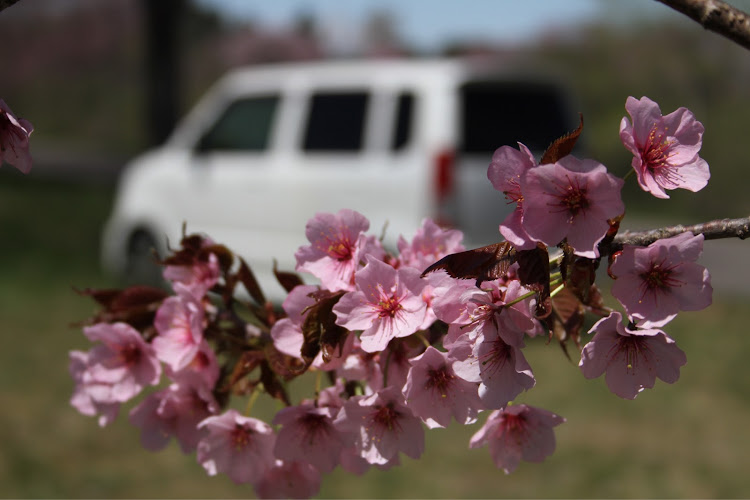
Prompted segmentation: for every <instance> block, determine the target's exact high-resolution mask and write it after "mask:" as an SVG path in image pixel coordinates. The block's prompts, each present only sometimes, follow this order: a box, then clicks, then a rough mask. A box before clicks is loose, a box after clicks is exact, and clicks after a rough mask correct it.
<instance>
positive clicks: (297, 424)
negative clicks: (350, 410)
mask: <svg viewBox="0 0 750 500" xmlns="http://www.w3.org/2000/svg"><path fill="white" fill-rule="evenodd" d="M337 414H338V409H337V408H331V407H322V408H316V407H315V406H314V405H313V404H312V403H308V404H301V405H299V406H289V407H286V408H284V409H282V410H280V411H279V412H278V413H277V414H276V416H275V417H274V419H273V424H274V425H281V426H282V427H281V429H280V430H279V432H278V435H277V437H276V445H275V448H274V454H275V456H276V457H277V458H280V459H282V460H285V461H289V462H293V461H300V462H307V463H309V464H310V465H312V466H313V467H315V468H316V469H318V470H319V471H320V472H322V473H327V472H331V471H332V470H333V469H334V468H335V467H336V465H338V463H339V456H340V455H341V450H342V448H343V445H344V444H343V440H342V437H341V435H340V433H339V431H338V429H336V428H335V427H334V425H333V419H334V418H335V417H336V415H337Z"/></svg>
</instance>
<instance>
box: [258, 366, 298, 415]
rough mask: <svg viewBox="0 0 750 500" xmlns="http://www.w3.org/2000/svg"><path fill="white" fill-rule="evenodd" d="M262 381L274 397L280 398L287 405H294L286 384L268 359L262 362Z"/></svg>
mask: <svg viewBox="0 0 750 500" xmlns="http://www.w3.org/2000/svg"><path fill="white" fill-rule="evenodd" d="M260 381H261V382H263V389H265V391H266V393H267V394H268V395H269V396H271V397H272V398H275V399H278V400H279V401H281V402H283V403H284V404H285V405H287V406H292V403H291V401H289V396H288V395H287V393H286V390H285V389H284V385H283V384H282V383H281V381H280V380H279V377H277V376H276V374H275V373H274V371H273V370H272V369H271V367H270V366H269V364H268V362H267V361H264V362H263V363H261V364H260Z"/></svg>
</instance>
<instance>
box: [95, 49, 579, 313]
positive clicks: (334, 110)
mask: <svg viewBox="0 0 750 500" xmlns="http://www.w3.org/2000/svg"><path fill="white" fill-rule="evenodd" d="M313 96H314V97H313ZM490 97H492V98H493V99H495V100H497V99H501V100H502V99H505V101H507V102H505V103H504V104H503V103H500V104H498V103H493V104H489V101H490ZM495 97H497V98H495ZM483 99H486V100H487V102H488V104H485V103H484V102H483V101H482V100H483ZM524 99H526V100H527V101H528V102H524ZM349 104H351V105H353V106H354V107H356V108H357V111H354V112H350V111H349V110H347V109H344V108H345V105H349ZM326 106H327V107H326ZM313 108H315V109H314V110H313ZM506 108H507V109H509V112H508V113H507V114H503V113H504V110H505V109H506ZM511 108H512V109H511ZM540 110H541V111H540ZM485 111H486V112H487V113H491V116H489V117H484V118H482V119H483V120H484V122H482V123H478V119H475V117H478V116H480V115H481V114H482V113H485ZM233 113H234V114H233ZM243 113H247V116H248V117H250V118H248V119H249V120H255V121H257V122H258V123H260V125H258V124H257V123H256V124H255V125H253V126H249V125H248V126H247V130H248V135H249V136H252V137H251V138H247V137H246V136H245V135H244V130H245V125H244V124H243V123H242V122H241V119H243ZM545 113H546V114H548V115H549V116H542V115H544V114H545ZM550 116H551V117H552V118H550ZM357 117H361V118H362V120H361V121H362V124H361V125H362V127H361V130H359V126H358V125H357V126H353V125H351V123H354V122H357V120H356V118H357ZM337 120H338V121H340V122H341V123H342V125H340V126H339V128H337V129H331V130H328V127H329V125H330V126H331V127H334V125H333V124H334V123H335V122H337ZM495 120H496V121H495ZM576 121H577V116H576V114H574V113H572V112H571V110H570V106H569V101H568V99H567V95H566V94H565V93H564V92H563V91H562V89H561V87H560V86H559V85H557V84H554V83H551V82H550V81H549V80H546V79H545V80H540V79H539V78H538V77H530V76H528V75H520V74H517V73H515V74H514V73H513V72H512V71H509V70H508V69H505V68H503V67H498V66H496V65H494V64H489V63H487V62H484V63H482V62H471V61H464V60H425V61H411V60H384V61H371V60H370V61H334V62H315V63H294V64H278V65H271V66H265V67H252V68H247V69H240V70H236V71H233V72H231V73H229V74H228V75H227V76H225V77H224V78H223V79H221V80H220V81H219V82H218V83H217V84H216V85H215V86H214V87H213V88H212V89H211V90H210V91H209V92H208V94H207V95H206V96H205V97H204V98H203V99H202V100H201V101H200V102H199V104H198V105H197V106H196V107H195V109H194V110H193V111H192V112H191V113H190V114H189V115H188V116H187V117H186V119H185V120H184V121H183V122H182V123H181V124H180V125H179V126H178V127H177V128H176V130H175V131H174V133H173V135H172V136H171V138H170V139H169V140H168V141H167V143H166V144H165V145H164V146H162V147H160V148H158V149H156V150H154V151H150V152H147V153H146V154H144V155H142V156H140V157H138V158H136V159H134V160H133V161H132V162H131V163H130V165H129V166H127V168H126V169H125V171H124V173H123V175H122V177H121V180H120V184H119V189H118V193H117V198H116V202H115V206H114V210H113V213H112V215H111V217H110V218H109V220H108V222H107V225H106V228H105V231H104V236H103V251H102V253H103V262H104V265H105V267H106V268H107V269H108V270H110V271H112V272H114V273H117V274H121V275H123V274H127V273H128V269H129V267H128V259H129V254H131V253H133V252H134V251H135V250H133V246H134V238H135V235H139V234H140V235H147V236H148V237H149V240H148V241H150V244H152V245H154V246H155V247H156V249H157V251H158V252H159V253H160V254H162V255H164V254H165V252H166V250H167V245H168V244H169V245H171V246H173V247H174V246H176V245H177V244H178V242H179V240H180V238H181V234H182V227H183V224H186V227H187V232H188V233H194V232H201V233H205V234H207V235H209V236H210V237H211V238H212V239H213V240H214V241H216V242H219V243H223V244H225V245H227V246H228V247H229V248H230V249H232V250H234V251H236V252H237V253H239V254H240V255H242V256H243V257H244V258H245V259H246V260H247V262H248V263H249V264H250V266H251V267H252V269H253V270H254V271H255V273H256V276H257V277H258V278H259V281H260V282H261V285H262V286H263V288H264V290H265V291H266V293H267V295H268V296H269V297H271V298H274V299H276V300H278V299H279V298H281V297H282V296H283V290H282V289H281V287H280V286H279V285H278V284H277V283H275V280H274V279H273V277H272V272H271V270H272V264H273V259H277V261H278V264H279V268H280V269H282V270H294V268H295V265H296V262H295V259H294V252H295V251H296V250H297V248H298V247H299V246H300V245H304V244H307V243H308V242H307V240H306V237H305V224H306V222H307V221H308V219H310V218H311V217H312V216H313V215H315V214H316V213H318V212H333V213H335V212H337V211H339V210H341V209H343V208H350V209H353V210H356V211H358V212H360V213H362V214H363V215H365V216H366V217H367V218H368V219H369V220H370V231H371V232H372V233H374V234H377V235H379V234H380V233H381V232H382V231H383V228H384V227H386V224H387V227H386V229H385V239H384V243H385V244H386V245H387V246H389V247H391V248H395V242H396V240H397V238H398V236H399V235H404V237H406V238H410V237H411V236H412V235H413V234H414V232H415V231H416V229H417V228H418V227H419V226H420V224H421V222H422V220H423V219H424V218H425V217H432V218H434V219H438V220H440V221H443V222H446V221H447V222H451V223H453V224H455V225H456V226H457V227H458V228H459V229H462V230H464V232H465V235H466V243H467V245H477V246H478V245H484V244H489V243H492V242H495V241H499V239H500V236H499V233H498V230H497V227H498V224H499V223H500V222H501V221H502V220H503V219H504V218H505V216H506V215H507V214H508V213H510V211H511V210H512V208H513V206H512V205H508V204H507V202H506V200H505V199H504V196H503V195H502V193H499V192H497V191H495V190H494V189H493V188H492V185H491V184H490V182H489V181H488V180H487V166H488V165H489V162H490V160H491V157H492V153H493V151H494V149H495V148H497V147H499V146H501V145H503V144H509V145H513V146H516V143H515V141H521V142H525V143H526V144H527V145H528V146H529V147H530V148H532V150H533V151H535V152H537V153H540V152H541V149H543V147H545V146H546V145H547V144H548V143H549V142H550V141H552V140H553V139H555V138H556V137H557V136H559V135H561V134H562V133H565V132H566V131H568V130H571V129H573V128H575V125H576ZM550 122H554V124H553V125H550ZM357 123H359V122H357ZM485 123H486V124H485ZM263 124H265V125H267V126H266V127H265V129H264V127H263ZM516 124H518V127H517V130H518V134H517V136H516V135H515V132H516V128H514V127H515V125H516ZM471 127H474V128H475V129H476V130H472V131H471V134H469V133H468V132H469V131H468V128H471ZM493 127H497V128H499V129H502V130H504V134H505V136H508V137H505V138H503V137H500V136H501V135H503V134H497V135H498V137H497V141H496V142H494V141H493V140H494V136H493V135H492V134H493V133H494V132H493V130H492V129H493ZM545 127H546V128H548V129H549V130H542V131H537V130H538V129H545ZM355 128H356V129H357V131H355V130H354V129H355ZM509 128H510V131H509V130H508V129H509ZM524 134H525V135H524ZM510 135H513V137H510ZM484 136H488V137H485V138H483V137H484ZM531 136H533V137H531ZM339 139H340V140H341V142H342V144H343V146H342V145H341V144H337V143H336V142H337V141H339ZM233 141H234V142H233ZM347 141H348V142H347ZM477 141H478V142H477ZM482 141H484V143H487V144H486V145H484V144H483V143H482ZM474 142H477V144H474V145H472V143H474ZM235 143H237V144H235ZM344 143H345V144H344ZM355 143H356V145H355V146H352V144H355ZM480 143H482V144H480ZM227 144H230V146H227ZM248 144H249V146H248Z"/></svg>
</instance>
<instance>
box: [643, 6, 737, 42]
mask: <svg viewBox="0 0 750 500" xmlns="http://www.w3.org/2000/svg"><path fill="white" fill-rule="evenodd" d="M656 1H657V2H661V3H663V4H664V5H666V6H668V7H672V8H673V9H674V10H676V11H678V12H681V13H683V14H685V15H686V16H688V17H689V18H690V19H692V20H694V21H695V22H697V23H698V24H700V25H701V26H703V27H704V28H706V29H707V30H710V31H713V32H715V33H718V34H720V35H722V36H725V37H727V38H729V39H730V40H732V41H734V42H735V43H737V44H739V45H742V46H743V47H745V48H746V49H750V15H748V14H746V13H745V12H743V11H741V10H740V9H737V8H735V7H732V6H731V5H729V4H727V3H726V2H722V1H721V0H656Z"/></svg>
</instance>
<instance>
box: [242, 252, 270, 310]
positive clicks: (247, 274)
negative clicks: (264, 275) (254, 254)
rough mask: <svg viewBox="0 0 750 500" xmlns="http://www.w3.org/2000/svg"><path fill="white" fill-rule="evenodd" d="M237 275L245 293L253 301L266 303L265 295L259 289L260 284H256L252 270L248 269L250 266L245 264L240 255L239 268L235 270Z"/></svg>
mask: <svg viewBox="0 0 750 500" xmlns="http://www.w3.org/2000/svg"><path fill="white" fill-rule="evenodd" d="M237 277H238V278H239V280H240V282H242V284H243V285H245V289H246V290H247V293H249V294H250V296H251V297H252V298H253V300H254V301H255V302H257V303H258V304H265V303H266V297H265V296H264V295H263V291H262V290H261V289H260V285H258V280H256V279H255V275H254V274H253V271H252V270H251V269H250V266H248V265H247V263H246V262H245V260H244V259H243V258H242V257H240V268H239V270H238V271H237Z"/></svg>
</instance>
